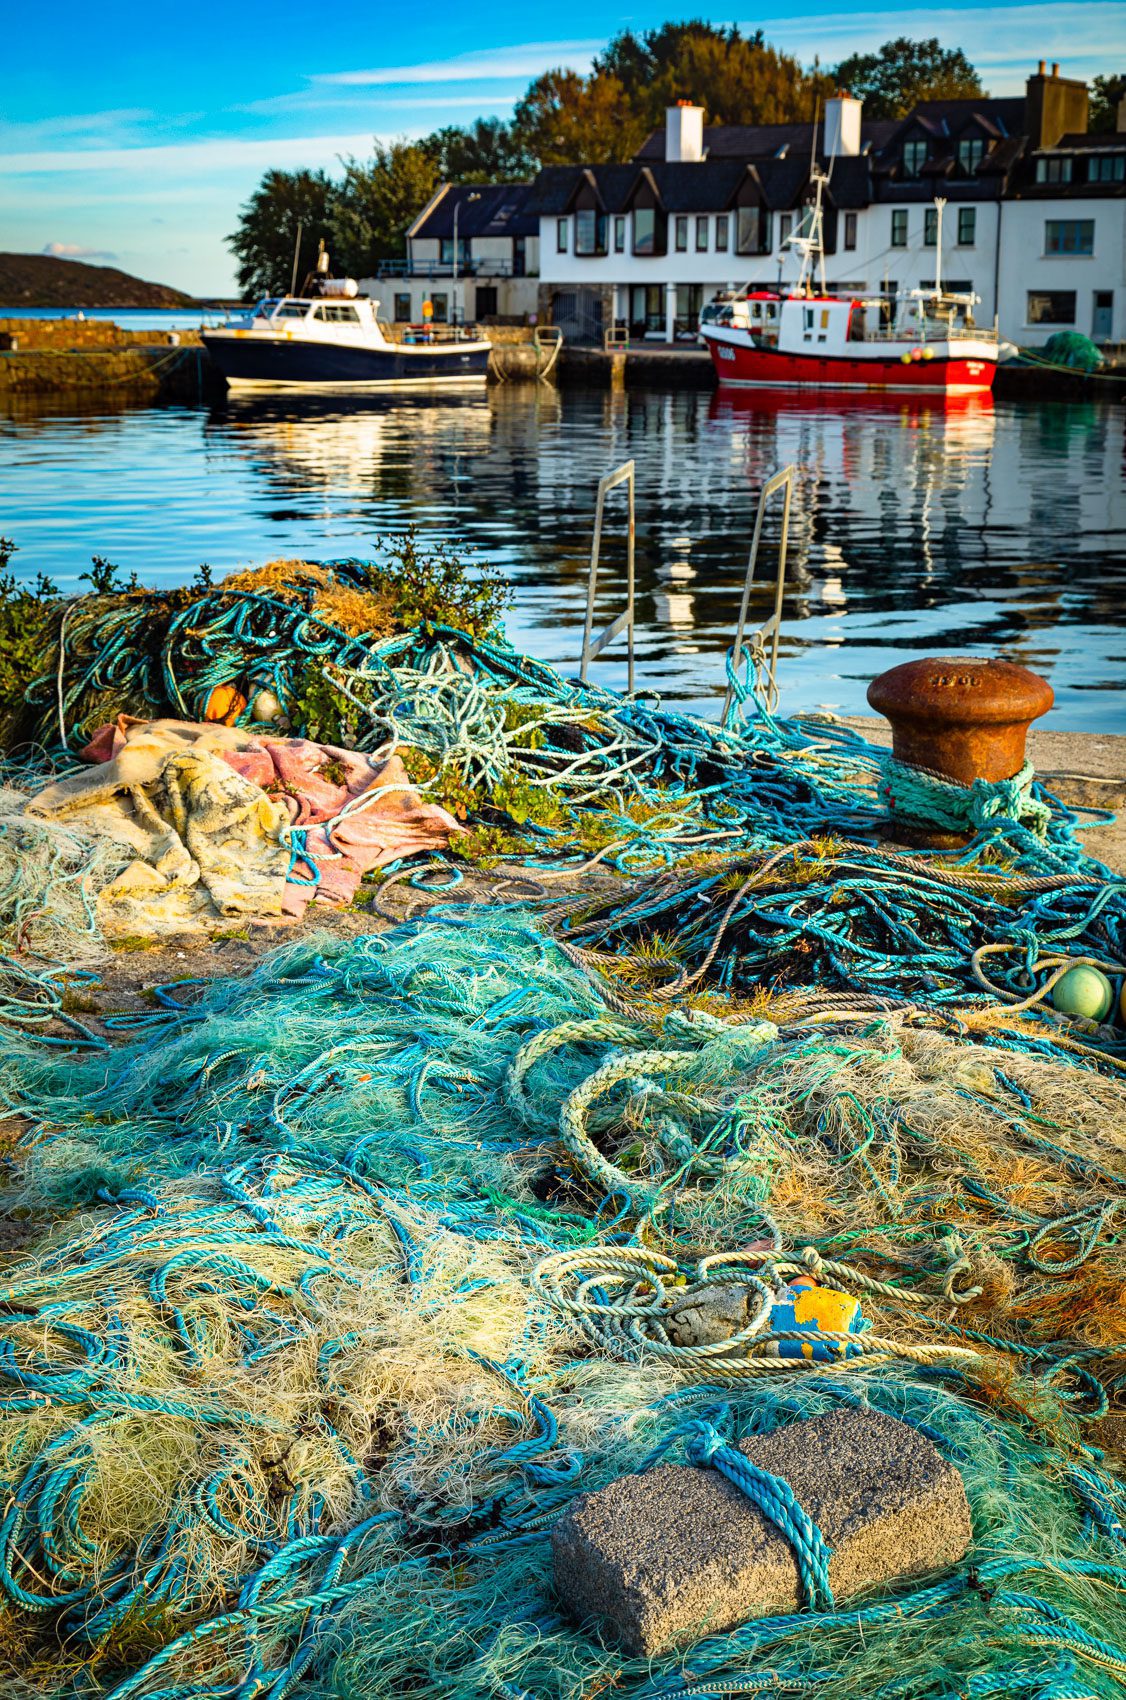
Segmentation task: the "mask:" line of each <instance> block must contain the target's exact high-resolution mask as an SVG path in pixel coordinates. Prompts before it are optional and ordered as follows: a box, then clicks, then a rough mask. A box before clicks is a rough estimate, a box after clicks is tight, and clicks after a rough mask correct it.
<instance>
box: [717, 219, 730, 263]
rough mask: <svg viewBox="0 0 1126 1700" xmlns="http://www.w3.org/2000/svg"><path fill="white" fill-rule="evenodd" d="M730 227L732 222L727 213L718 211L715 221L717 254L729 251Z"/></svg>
mask: <svg viewBox="0 0 1126 1700" xmlns="http://www.w3.org/2000/svg"><path fill="white" fill-rule="evenodd" d="M729 229H730V223H729V220H728V216H727V214H726V213H717V214H716V221H715V251H716V253H717V254H726V252H727V244H728V240H729V237H728V230H729Z"/></svg>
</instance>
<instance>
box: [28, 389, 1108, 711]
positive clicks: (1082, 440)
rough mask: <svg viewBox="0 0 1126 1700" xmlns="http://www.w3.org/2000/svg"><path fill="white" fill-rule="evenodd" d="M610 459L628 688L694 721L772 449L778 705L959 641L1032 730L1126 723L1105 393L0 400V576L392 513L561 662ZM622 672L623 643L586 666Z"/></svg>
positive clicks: (370, 533)
mask: <svg viewBox="0 0 1126 1700" xmlns="http://www.w3.org/2000/svg"><path fill="white" fill-rule="evenodd" d="M631 458H632V459H633V460H634V461H635V462H636V468H637V519H638V542H637V568H638V576H637V584H638V600H637V625H638V645H637V656H638V684H639V686H641V687H644V688H651V689H653V690H656V691H659V692H660V693H661V695H662V696H663V697H664V698H665V699H666V700H670V701H677V702H680V703H682V704H683V705H685V706H690V707H692V708H694V709H696V710H702V711H704V712H710V713H714V712H715V710H716V705H717V702H718V698H719V697H720V695H721V693H722V690H723V686H724V677H723V673H724V662H723V658H724V653H725V650H726V648H727V647H728V645H729V644H730V641H731V636H732V632H733V629H734V624H735V619H736V616H737V611H738V603H739V596H740V592H741V587H742V575H743V572H744V570H745V564H746V557H747V548H748V543H749V539H750V533H751V527H752V524H753V518H754V510H755V504H756V501H757V495H758V490H759V487H760V486H761V484H762V482H763V480H764V479H765V478H767V477H769V476H770V474H771V473H773V472H774V471H776V470H778V469H779V468H780V467H783V466H785V465H787V464H789V463H793V464H795V465H796V466H797V467H798V483H797V491H796V497H795V504H794V515H793V522H792V527H791V554H790V586H789V590H788V593H787V596H786V602H785V612H784V627H783V641H782V651H781V654H782V660H781V685H782V695H781V705H780V706H781V710H782V712H793V711H795V710H797V709H811V708H827V709H831V710H833V711H835V712H838V713H856V712H864V710H865V703H864V691H865V687H866V684H867V682H868V680H869V679H871V678H872V676H873V675H874V674H876V673H878V672H880V671H882V670H883V669H884V668H886V667H889V666H892V665H894V664H895V663H896V662H898V661H902V660H906V659H909V658H910V657H912V656H915V655H920V654H927V653H930V654H933V653H936V652H943V651H951V650H957V651H958V652H961V653H970V654H992V653H1001V654H1004V655H1006V656H1009V657H1010V658H1012V659H1014V660H1019V661H1021V662H1022V663H1024V664H1026V665H1028V666H1031V667H1033V668H1035V669H1036V670H1037V671H1039V672H1042V673H1044V674H1046V675H1047V677H1048V678H1049V679H1050V680H1051V682H1052V684H1053V685H1054V687H1055V689H1056V693H1057V704H1058V708H1057V712H1056V714H1055V715H1054V716H1053V719H1052V724H1053V725H1055V726H1058V727H1060V728H1064V729H1073V730H1086V731H1098V730H1102V731H1108V732H1110V731H1117V732H1123V731H1126V485H1124V477H1123V474H1124V470H1126V409H1123V408H1122V407H1115V406H1110V405H1106V404H1098V403H1070V404H1068V403H1059V402H1053V403H1045V404H1043V405H1028V404H1019V405H1018V404H1008V403H1002V402H994V401H993V400H991V398H989V397H985V398H979V397H974V398H966V400H965V401H963V402H961V403H956V402H955V403H950V404H948V405H947V406H946V407H935V406H934V405H932V404H930V403H925V402H912V401H910V400H906V399H904V398H898V399H895V400H888V401H884V400H883V399H882V398H878V397H877V398H873V397H865V396H860V395H858V396H844V397H837V398H835V399H830V398H827V397H825V396H814V395H806V396H801V395H779V396H772V395H769V394H766V393H760V392H740V393H730V392H729V393H727V394H723V393H720V394H709V393H696V392H685V391H678V392H656V391H630V392H626V393H625V394H610V393H607V392H597V391H588V390H584V391H579V390H566V389H565V390H562V391H556V390H555V389H553V388H551V387H549V386H547V385H544V384H541V385H537V386H531V385H522V386H516V385H507V386H506V385H501V386H499V387H496V388H490V390H489V391H488V393H487V394H486V393H485V392H483V391H482V392H480V393H476V394H469V393H464V394H460V395H458V394H448V395H438V396H434V395H420V394H409V393H403V394H398V395H390V394H389V395H387V396H384V397H375V398H372V397H370V396H369V397H365V398H364V399H363V400H362V401H361V400H358V399H345V398H341V397H339V396H325V397H323V398H320V399H318V400H315V401H313V400H306V399H303V398H302V399H299V400H296V401H295V400H292V399H290V398H288V397H285V398H281V397H275V398H271V399H255V400H231V401H229V402H228V403H227V404H226V405H225V406H223V407H222V408H219V409H215V410H211V411H208V410H207V409H205V408H200V409H190V408H136V409H125V410H121V411H110V410H108V409H101V410H93V411H78V410H76V406H75V404H74V403H72V402H59V403H52V404H51V405H49V406H44V405H43V404H38V405H36V406H34V407H31V406H28V405H27V404H23V405H20V406H16V407H11V406H10V407H9V410H8V411H7V412H6V413H3V414H0V533H2V534H3V535H5V536H7V537H10V538H12V539H13V540H14V541H15V542H16V544H17V545H18V547H19V553H18V554H17V555H16V556H15V558H14V562H13V567H14V569H15V570H16V571H17V573H18V574H19V575H20V576H22V577H26V578H33V577H34V576H35V574H36V573H38V572H44V573H46V574H48V575H49V576H50V577H52V578H53V579H54V580H55V581H56V582H57V583H58V584H59V585H60V587H61V588H63V589H67V590H73V589H75V588H77V587H79V584H80V575H81V574H82V573H83V572H85V571H86V570H87V568H88V566H89V562H90V557H91V556H92V555H94V554H98V555H102V556H106V557H108V558H109V559H111V560H112V561H114V562H116V563H117V564H118V565H119V566H120V567H121V568H122V569H123V570H124V571H125V573H126V574H128V573H130V572H134V571H135V572H136V574H137V576H138V578H139V579H140V580H141V581H142V582H144V583H147V584H153V585H167V584H173V583H180V582H184V581H186V580H188V579H191V578H192V577H193V576H194V574H195V573H196V571H197V569H198V567H199V565H200V563H202V562H206V563H207V564H208V565H209V566H210V568H211V570H212V572H213V574H214V576H215V577H216V578H219V577H220V576H221V575H222V574H223V573H224V572H226V571H229V570H231V569H233V568H235V567H236V566H241V565H245V564H248V563H251V562H261V561H264V560H268V559H270V558H273V557H277V556H296V555H301V556H306V557H309V558H312V559H317V558H320V559H328V558H331V557H335V556H342V555H364V556H367V555H370V554H371V553H372V547H373V543H374V540H375V539H376V538H377V537H379V536H380V535H385V534H388V533H395V532H401V531H403V530H404V529H405V528H406V527H408V526H412V525H413V526H417V527H418V528H419V530H420V531H421V533H422V534H423V535H424V536H429V537H442V538H445V539H456V540H459V541H461V542H463V543H466V544H468V545H471V546H472V547H473V548H475V549H476V550H477V551H478V553H479V555H480V557H481V558H483V559H487V560H489V561H492V562H495V563H497V564H498V565H499V566H501V567H502V568H503V570H504V571H505V573H506V574H507V575H508V576H509V577H510V579H511V581H512V584H513V587H514V592H515V605H514V609H513V612H512V614H511V616H510V619H509V622H508V629H509V633H510V636H511V637H512V639H513V641H514V642H515V643H516V644H517V645H518V646H519V647H521V648H523V649H526V650H527V651H529V652H530V653H532V654H534V655H537V656H542V657H544V658H545V659H547V660H549V661H551V662H553V663H555V664H557V665H559V666H561V667H562V668H563V669H564V670H565V671H567V672H573V671H575V670H576V663H577V656H578V652H579V647H580V643H581V630H582V618H583V606H584V597H585V586H586V574H587V566H588V559H589V547H590V534H591V525H592V519H593V506H594V491H595V485H596V483H597V480H598V478H599V476H600V475H601V474H602V473H603V472H605V471H607V470H608V469H610V468H612V467H615V466H617V465H619V464H620V463H621V462H623V461H625V460H627V459H631ZM623 517H624V500H623V499H622V495H621V493H620V492H616V493H615V494H614V495H613V496H611V498H610V499H609V504H608V508H607V527H606V542H605V551H604V562H603V570H602V577H601V580H600V585H601V594H600V597H599V607H598V617H599V621H600V622H601V621H604V620H607V619H609V618H611V617H612V616H613V614H614V613H616V612H617V611H618V609H619V607H620V606H621V605H622V599H623V593H624V531H623V524H622V522H623ZM776 536H777V531H776V526H775V525H774V524H772V525H771V527H770V529H769V530H768V533H767V545H766V548H765V549H764V553H763V560H762V565H761V569H760V571H761V577H762V580H763V586H762V592H761V595H760V596H758V597H756V600H755V604H754V615H755V619H756V620H757V619H759V618H763V617H765V615H766V614H767V613H768V612H769V607H770V593H769V589H768V584H767V581H768V580H770V579H771V578H772V576H773V570H774V543H775V540H776ZM682 537H686V538H688V539H689V540H690V547H689V548H688V550H687V551H685V550H684V549H683V548H681V547H678V546H676V545H674V540H675V539H679V538H682ZM624 672H625V669H624V644H623V642H622V641H621V640H620V641H619V643H618V644H617V645H615V647H614V648H613V649H612V650H611V651H609V652H607V655H606V657H605V659H604V661H603V662H602V663H600V664H599V665H598V666H597V667H596V668H595V670H594V676H596V677H598V678H600V679H601V680H603V681H605V682H606V683H610V684H614V685H621V684H623V683H624Z"/></svg>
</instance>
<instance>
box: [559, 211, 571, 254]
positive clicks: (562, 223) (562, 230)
mask: <svg viewBox="0 0 1126 1700" xmlns="http://www.w3.org/2000/svg"><path fill="white" fill-rule="evenodd" d="M570 222H571V221H570V219H569V218H557V219H556V221H555V252H556V253H557V254H565V253H566V252H567V226H568V225H569V224H570Z"/></svg>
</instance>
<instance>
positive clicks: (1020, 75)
mask: <svg viewBox="0 0 1126 1700" xmlns="http://www.w3.org/2000/svg"><path fill="white" fill-rule="evenodd" d="M816 4H817V0H814V5H815V6H816ZM701 11H703V14H704V15H705V16H709V17H711V18H713V20H714V21H715V22H716V23H727V22H731V21H733V20H731V19H730V18H728V17H721V16H720V15H718V14H715V13H711V12H708V11H707V10H706V9H705V8H701V7H699V6H697V5H695V4H688V5H684V6H680V7H677V6H673V7H668V6H653V7H646V8H645V9H644V10H641V11H636V12H628V13H622V14H620V15H617V16H610V15H608V14H607V13H606V12H605V11H604V10H603V9H602V7H601V6H596V5H595V4H593V0H572V4H571V5H569V6H568V7H567V8H565V10H564V12H563V13H560V12H559V11H558V10H556V9H553V10H552V12H551V13H550V14H547V15H543V16H542V17H541V18H540V19H537V18H535V17H532V16H529V14H528V11H527V9H526V7H523V6H521V7H520V8H519V9H518V8H517V7H516V6H515V5H514V4H512V3H511V0H499V3H498V4H495V5H493V6H492V7H490V9H489V15H488V36H489V40H488V42H487V43H486V42H485V41H484V40H483V34H484V32H483V28H482V22H481V19H482V14H481V13H480V12H479V11H478V10H477V8H476V7H472V6H454V5H451V4H448V0H429V4H427V5H423V6H419V7H417V8H408V11H407V12H406V13H398V14H396V13H394V12H393V11H392V10H391V9H385V8H381V7H376V6H370V5H365V6H363V7H360V6H346V5H343V4H337V5H336V6H325V5H323V4H322V5H312V6H310V5H307V4H306V5H301V6H299V5H296V4H294V3H293V0H280V3H277V4H272V5H259V6H253V7H244V8H239V9H237V10H234V9H230V10H228V11H226V12H225V13H224V12H223V11H222V10H218V11H214V12H212V13H211V14H210V18H209V20H208V21H194V20H192V19H191V18H190V16H189V15H188V14H186V13H174V14H165V15H164V16H163V17H162V18H160V19H157V18H156V17H155V15H154V14H153V12H152V9H151V7H147V6H145V7H142V6H140V5H137V4H136V3H134V4H132V5H127V4H123V3H119V0H109V3H108V4H106V5H103V6H101V7H98V8H95V9H91V8H90V7H89V6H88V5H84V6H83V7H82V8H81V10H80V9H79V7H78V5H77V4H76V3H75V0H56V4H54V5H52V6H51V8H50V9H49V11H48V12H47V13H45V14H44V13H39V12H38V10H37V8H33V7H30V6H22V7H18V8H16V10H15V11H14V12H13V13H12V14H10V16H9V18H8V21H7V22H6V24H5V29H4V39H5V60H6V63H7V64H8V65H9V67H12V66H18V67H19V75H18V77H16V78H12V77H10V76H9V78H8V79H6V87H5V110H4V112H3V115H2V117H0V248H5V249H8V250H15V251H17V252H22V253H40V252H43V251H50V252H56V253H64V254H70V255H73V256H74V257H75V258H87V259H90V260H92V261H93V262H94V263H99V262H100V263H104V264H115V265H119V266H121V267H123V268H124V270H126V271H130V272H134V273H137V274H138V275H140V276H142V277H148V278H153V279H155V280H157V281H159V282H163V283H170V284H174V285H176V286H178V287H180V288H182V289H187V290H190V291H195V292H198V293H201V294H212V293H222V292H227V291H230V290H231V289H232V287H233V272H232V267H231V260H230V255H229V254H228V252H227V250H226V248H225V246H224V241H223V238H224V236H225V235H226V233H227V232H229V231H230V230H231V229H232V228H233V225H234V222H235V219H236V217H237V212H238V207H239V205H240V203H241V202H242V201H243V200H244V199H245V198H246V196H247V195H248V194H249V193H250V192H251V191H252V189H253V188H254V186H255V184H256V183H257V181H258V179H259V177H260V176H261V174H262V172H263V171H265V170H267V169H268V168H270V167H272V166H280V167H294V166H299V165H311V166H324V167H326V168H327V169H329V170H332V169H334V168H335V167H336V165H337V163H338V160H339V156H340V155H341V154H346V153H363V152H364V151H366V149H367V148H368V147H369V146H370V143H371V138H372V137H373V136H375V135H378V136H381V137H384V138H389V137H392V136H396V135H424V134H426V133H427V132H428V131H429V130H432V129H434V128H436V127H437V126H438V125H440V124H445V123H457V122H461V121H465V120H468V119H470V118H473V117H476V116H477V115H489V114H497V115H500V116H505V117H507V116H508V115H509V114H510V113H511V111H512V107H513V105H514V103H515V101H516V100H517V99H518V98H519V96H520V94H521V93H522V92H523V90H524V88H525V86H526V85H527V83H528V81H529V80H530V79H531V78H532V77H533V76H535V75H536V74H537V73H538V72H540V71H543V70H546V69H547V68H548V67H550V66H553V65H570V66H573V67H575V68H576V69H578V70H585V69H586V68H587V67H588V66H589V63H590V58H591V55H592V54H593V53H595V52H596V51H597V50H598V49H599V47H601V46H602V45H603V43H604V42H605V40H606V39H607V37H608V35H610V34H613V33H614V32H615V31H616V30H618V29H620V28H623V27H626V26H628V27H631V28H634V29H643V28H646V27H648V26H651V25H653V24H657V23H660V22H661V21H662V20H663V19H664V18H666V17H680V16H689V15H699V14H700V12H701ZM564 21H565V22H566V25H567V28H568V31H569V34H568V35H567V37H565V38H564V37H558V36H557V35H555V34H552V35H551V36H549V35H548V33H547V31H546V30H545V29H543V28H542V27H541V28H540V29H539V30H537V29H536V24H537V22H539V23H540V24H541V26H542V25H550V26H558V25H559V24H560V23H561V22H564ZM734 21H738V22H740V23H741V24H742V25H743V27H744V28H746V29H752V28H755V27H758V26H761V27H762V29H763V30H764V31H765V33H766V36H767V39H768V40H769V41H771V42H773V43H775V44H776V45H777V46H779V47H782V48H785V49H786V50H787V51H789V52H792V53H794V54H796V55H797V56H798V57H799V58H801V59H802V60H804V61H806V62H808V61H810V60H812V58H813V57H814V55H815V54H817V55H819V56H820V58H821V61H822V63H824V64H832V63H834V62H835V61H836V60H838V59H840V58H843V57H844V56H845V55H846V54H847V53H850V52H853V51H857V50H864V49H868V48H872V47H876V46H878V45H879V44H880V43H881V42H883V41H885V40H887V39H888V37H890V36H893V35H899V34H906V35H912V36H929V35H938V36H939V37H940V39H941V40H942V41H943V43H944V44H945V45H947V46H960V47H962V48H963V49H964V50H965V52H966V53H968V55H969V56H970V58H971V59H972V61H973V62H974V64H975V65H976V66H977V68H978V70H979V71H980V72H981V74H982V77H983V79H984V81H985V85H986V87H987V88H988V89H989V90H990V91H991V92H992V93H994V94H1016V93H1019V92H1021V91H1022V89H1023V86H1024V78H1025V76H1026V75H1027V74H1028V72H1029V71H1030V70H1032V69H1034V68H1035V67H1034V61H1035V60H1037V59H1039V58H1044V59H1048V60H1052V59H1058V60H1059V61H1060V65H1061V70H1062V71H1063V73H1064V74H1065V75H1068V76H1079V77H1087V78H1090V77H1092V76H1094V75H1097V74H1098V73H1100V72H1107V71H1113V72H1117V71H1119V70H1126V6H1123V5H1122V4H1121V3H1120V0H1057V3H1052V4H1040V3H1033V4H1023V3H1022V4H1013V5H1005V4H994V5H990V6H981V5H965V6H949V5H948V6H944V7H939V8H928V9H923V8H921V7H920V8H918V9H915V10H912V9H907V10H898V11H895V10H888V11H868V12H851V13H846V12H844V11H840V12H830V11H828V10H825V11H821V12H818V11H810V10H803V9H799V8H798V7H797V5H796V4H794V0H778V3H776V4H771V5H769V6H768V9H767V15H766V16H762V17H758V18H753V19H749V20H748V19H737V20H734ZM63 44H65V47H64V45H63ZM0 305H2V303H0Z"/></svg>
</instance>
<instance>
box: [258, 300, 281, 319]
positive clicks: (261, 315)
mask: <svg viewBox="0 0 1126 1700" xmlns="http://www.w3.org/2000/svg"><path fill="white" fill-rule="evenodd" d="M277 304H278V298H277V296H276V295H269V296H267V297H266V299H265V301H259V303H258V305H257V307H255V309H254V317H255V318H256V319H268V318H269V317H270V314H271V313H272V312H273V311H274V308H275V307H276V306H277Z"/></svg>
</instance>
